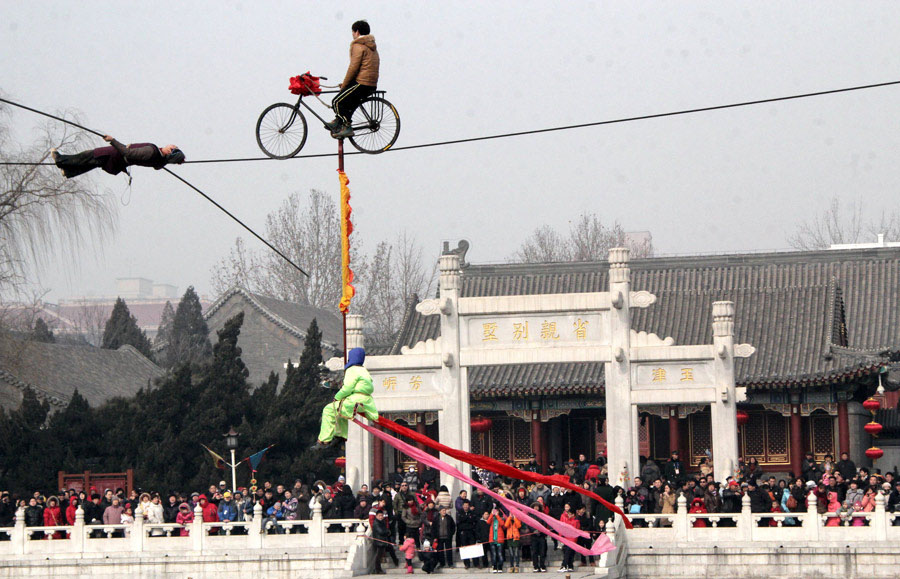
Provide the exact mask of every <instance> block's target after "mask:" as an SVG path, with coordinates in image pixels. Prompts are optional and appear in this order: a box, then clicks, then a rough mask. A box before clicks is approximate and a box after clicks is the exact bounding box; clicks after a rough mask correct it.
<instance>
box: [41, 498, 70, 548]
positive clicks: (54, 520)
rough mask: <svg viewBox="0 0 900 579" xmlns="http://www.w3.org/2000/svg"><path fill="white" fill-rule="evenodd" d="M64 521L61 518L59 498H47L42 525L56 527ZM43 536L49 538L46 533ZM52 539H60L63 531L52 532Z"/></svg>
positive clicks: (64, 522) (63, 523)
mask: <svg viewBox="0 0 900 579" xmlns="http://www.w3.org/2000/svg"><path fill="white" fill-rule="evenodd" d="M65 524H66V521H65V520H64V519H63V513H62V509H60V508H59V500H58V499H57V498H56V497H50V498H49V499H47V508H46V509H44V526H45V527H58V526H60V525H65ZM44 538H50V537H48V536H47V535H46V534H45V535H44ZM53 538H54V539H62V538H63V532H62V531H55V532H54V533H53Z"/></svg>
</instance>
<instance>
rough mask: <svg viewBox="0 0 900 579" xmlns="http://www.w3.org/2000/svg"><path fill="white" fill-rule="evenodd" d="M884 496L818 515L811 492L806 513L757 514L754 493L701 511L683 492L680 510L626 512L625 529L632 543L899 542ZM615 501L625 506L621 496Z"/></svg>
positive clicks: (896, 519) (898, 516)
mask: <svg viewBox="0 0 900 579" xmlns="http://www.w3.org/2000/svg"><path fill="white" fill-rule="evenodd" d="M885 498H886V497H885V495H884V494H883V493H881V492H879V493H878V494H877V495H876V498H875V509H874V510H872V511H869V512H855V513H850V514H847V513H844V514H841V513H825V514H820V513H819V512H818V510H817V508H816V507H817V505H816V497H815V495H814V494H810V495H809V498H808V501H807V502H808V505H807V508H806V510H805V511H803V512H799V513H753V512H751V511H750V497H748V496H746V495H745V496H744V497H743V499H742V501H741V511H740V512H739V513H708V514H701V513H689V512H688V508H687V500H686V499H685V498H684V496H683V495H682V496H679V497H678V501H677V512H675V513H674V514H666V515H656V514H632V515H628V516H629V518H630V519H631V521H632V522H633V523H634V524H635V528H634V529H632V530H630V531H627V532H626V538H625V540H626V541H627V543H628V544H629V545H630V546H632V547H648V546H650V547H652V546H653V545H654V544H656V545H660V544H673V543H691V544H693V545H704V544H706V545H713V544H715V545H722V544H727V543H731V544H735V543H739V544H744V545H751V544H760V545H762V544H763V543H773V542H775V543H805V544H807V545H822V544H828V543H833V544H837V543H841V544H843V545H848V546H849V545H853V544H856V545H867V546H868V545H873V544H878V543H885V544H887V543H888V542H891V543H893V544H896V543H897V542H898V541H900V513H888V512H886V510H885ZM616 504H617V505H619V506H620V507H624V505H623V504H622V499H621V497H619V498H618V499H617V500H616ZM623 510H624V508H623ZM698 521H703V523H705V526H695V523H697V522H698ZM895 525H896V526H895Z"/></svg>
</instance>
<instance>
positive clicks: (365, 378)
mask: <svg viewBox="0 0 900 579" xmlns="http://www.w3.org/2000/svg"><path fill="white" fill-rule="evenodd" d="M365 361H366V351H365V350H364V349H362V348H353V349H352V350H350V353H349V354H348V355H347V364H346V365H345V366H344V384H343V386H342V387H341V389H340V390H338V392H337V393H336V394H335V395H334V400H333V401H332V402H330V403H328V404H327V405H326V406H325V408H323V409H322V427H321V429H320V430H319V437H318V440H317V441H316V443H315V444H314V445H313V448H327V447H329V446H332V445H334V444H335V443H336V442H337V443H339V442H341V441H344V440H347V421H348V420H350V419H352V418H353V416H354V415H355V414H356V413H357V412H359V413H360V414H362V415H363V416H365V417H366V418H368V419H369V420H370V421H372V422H374V421H376V420H378V410H376V408H375V401H374V400H373V399H372V393H373V392H374V391H375V388H374V386H373V385H372V375H371V374H369V371H368V370H366V369H365V368H364V367H363V363H364V362H365Z"/></svg>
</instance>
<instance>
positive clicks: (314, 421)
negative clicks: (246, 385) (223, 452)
mask: <svg viewBox="0 0 900 579" xmlns="http://www.w3.org/2000/svg"><path fill="white" fill-rule="evenodd" d="M321 363H322V332H321V331H320V330H319V325H318V323H317V322H316V320H313V321H312V322H311V323H310V325H309V328H308V329H307V332H306V340H305V341H304V344H303V353H302V354H301V355H300V361H299V364H297V366H296V367H294V366H293V365H292V364H288V368H287V373H286V377H285V380H284V386H283V387H282V389H281V392H279V393H278V395H277V397H276V400H275V401H274V403H273V405H272V412H271V413H270V414H269V416H268V417H267V419H266V420H265V422H264V423H263V424H262V425H261V426H262V428H261V429H260V430H259V432H260V436H259V437H258V438H257V440H256V442H257V443H258V444H259V445H261V446H263V447H264V446H268V445H269V444H273V443H274V444H275V445H276V446H275V447H274V448H273V449H272V450H270V451H269V455H267V456H266V462H265V463H263V467H262V468H261V469H260V472H261V474H263V475H272V476H274V475H275V474H276V473H280V474H281V476H286V475H287V476H291V475H293V476H299V475H304V476H310V475H312V474H313V473H315V475H316V477H319V478H321V477H325V478H332V477H336V476H337V469H336V467H335V466H334V463H333V461H332V460H329V459H328V458H326V457H324V456H323V455H322V454H321V453H320V452H317V451H311V450H309V447H310V445H312V443H314V442H315V441H316V437H317V436H318V434H319V426H320V421H321V418H322V408H323V407H324V406H325V404H327V403H328V402H329V401H331V400H332V398H333V397H334V392H332V391H331V390H328V389H326V388H322V387H321V385H320V381H321V377H322V369H321V367H320V364H321Z"/></svg>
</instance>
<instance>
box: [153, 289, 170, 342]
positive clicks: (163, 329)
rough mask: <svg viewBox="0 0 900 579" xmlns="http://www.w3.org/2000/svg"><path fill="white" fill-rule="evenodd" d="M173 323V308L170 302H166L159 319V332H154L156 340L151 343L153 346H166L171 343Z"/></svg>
mask: <svg viewBox="0 0 900 579" xmlns="http://www.w3.org/2000/svg"><path fill="white" fill-rule="evenodd" d="M174 322H175V308H173V307H172V302H170V301H168V300H167V301H166V305H165V307H163V311H162V316H161V317H160V318H159V330H157V332H156V339H155V340H154V341H153V345H154V346H160V345H162V344H168V343H169V342H171V341H172V324H173V323H174Z"/></svg>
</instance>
